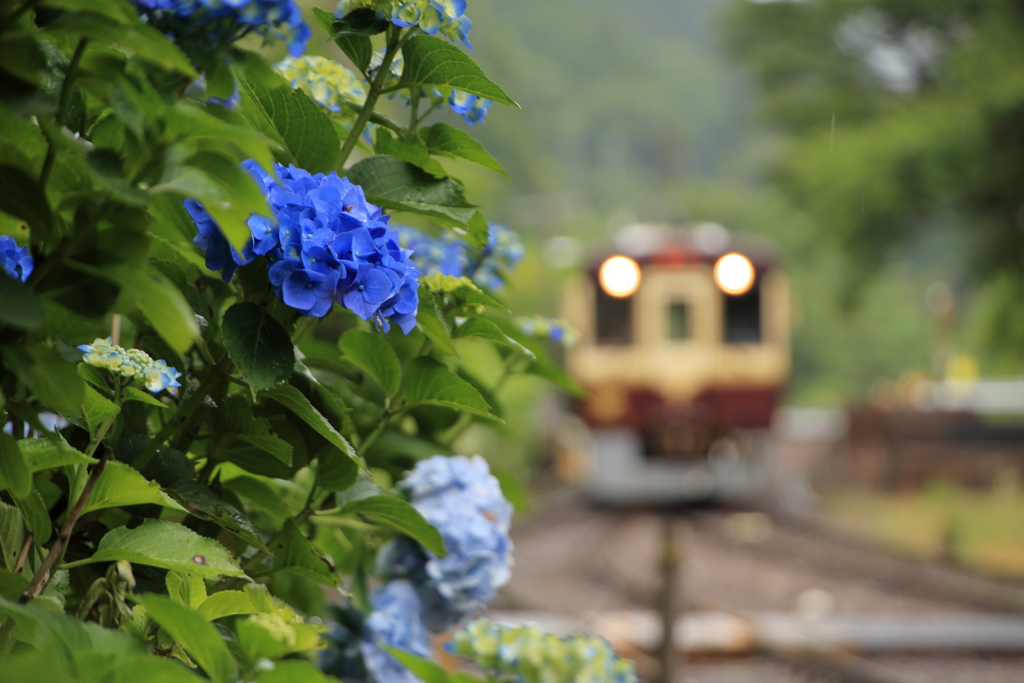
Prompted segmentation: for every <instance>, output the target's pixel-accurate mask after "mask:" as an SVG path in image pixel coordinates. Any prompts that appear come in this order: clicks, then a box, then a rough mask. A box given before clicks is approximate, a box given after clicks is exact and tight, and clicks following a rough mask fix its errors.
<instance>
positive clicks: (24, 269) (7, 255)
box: [0, 235, 35, 282]
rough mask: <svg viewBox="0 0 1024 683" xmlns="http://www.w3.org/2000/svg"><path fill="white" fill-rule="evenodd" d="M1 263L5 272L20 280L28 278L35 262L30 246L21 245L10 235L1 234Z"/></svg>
mask: <svg viewBox="0 0 1024 683" xmlns="http://www.w3.org/2000/svg"><path fill="white" fill-rule="evenodd" d="M0 265H3V267H4V272H6V273H7V274H8V275H9V276H11V277H12V278H14V279H15V280H18V281H20V282H25V281H26V280H28V276H29V275H31V274H32V269H33V267H34V266H35V262H34V261H33V260H32V256H31V255H30V254H29V251H28V247H19V246H18V243H17V242H16V241H15V240H14V238H13V237H11V236H10V235H0Z"/></svg>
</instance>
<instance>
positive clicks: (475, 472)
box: [378, 455, 512, 632]
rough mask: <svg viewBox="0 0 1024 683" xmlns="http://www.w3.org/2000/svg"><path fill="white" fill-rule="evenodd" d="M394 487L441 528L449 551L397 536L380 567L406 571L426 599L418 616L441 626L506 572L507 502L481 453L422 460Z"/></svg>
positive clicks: (483, 597)
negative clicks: (434, 549)
mask: <svg viewBox="0 0 1024 683" xmlns="http://www.w3.org/2000/svg"><path fill="white" fill-rule="evenodd" d="M399 487H400V488H401V489H402V490H404V491H406V492H407V493H408V494H409V497H410V501H411V502H412V504H413V506H414V507H415V508H416V509H417V510H418V511H419V512H420V514H422V515H423V517H424V518H425V519H426V520H427V521H428V522H430V523H431V524H432V525H433V526H435V527H436V528H437V530H438V531H439V532H440V533H441V536H442V537H443V538H444V543H445V548H446V550H447V551H448V552H447V554H446V555H445V556H444V557H437V556H436V555H434V554H433V553H432V552H430V551H429V550H427V549H425V548H423V547H421V546H419V545H418V544H416V543H414V542H412V541H410V540H409V539H407V538H400V539H398V540H396V541H394V542H392V543H390V544H388V545H387V546H385V548H384V549H382V552H381V554H380V556H379V557H378V569H379V571H380V573H381V574H382V575H383V576H402V577H408V578H409V579H410V580H411V581H412V582H413V585H415V586H416V590H417V592H418V594H419V597H420V600H421V601H422V604H423V613H422V618H423V623H424V624H426V626H427V628H428V629H430V630H431V631H434V632H441V631H445V630H447V629H448V628H451V627H452V626H454V625H455V624H457V623H458V622H459V621H461V620H462V619H463V618H465V617H466V616H468V615H470V614H472V613H473V612H475V611H477V610H479V609H480V608H482V607H483V606H484V605H485V604H486V603H487V602H489V601H490V600H491V599H493V598H494V595H495V593H496V592H497V590H498V588H499V587H501V586H502V585H504V584H505V583H506V582H507V581H508V580H509V578H510V577H511V575H512V573H511V568H512V539H511V538H509V535H508V530H509V526H510V524H511V522H512V505H511V504H510V503H509V502H508V501H507V500H505V497H504V496H503V495H502V493H501V486H500V485H499V484H498V480H497V479H495V478H494V477H493V476H491V473H490V470H489V468H488V466H487V461H486V460H484V459H483V458H481V457H480V456H474V457H472V458H469V457H465V456H454V457H445V456H443V455H437V456H434V457H432V458H428V459H426V460H421V461H420V462H419V463H417V464H416V467H415V469H413V471H412V472H411V473H410V474H409V475H408V476H407V477H406V478H405V479H404V480H403V481H402V482H401V483H400V484H399Z"/></svg>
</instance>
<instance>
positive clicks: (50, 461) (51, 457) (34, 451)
mask: <svg viewBox="0 0 1024 683" xmlns="http://www.w3.org/2000/svg"><path fill="white" fill-rule="evenodd" d="M18 447H19V448H20V449H21V452H22V453H24V454H25V458H27V460H28V464H29V467H30V468H32V471H33V472H39V471H40V470H48V469H51V468H54V467H63V466H64V465H88V464H90V463H94V462H96V459H95V458H90V457H89V456H87V455H86V454H85V453H82V452H81V451H78V450H76V449H74V448H72V447H71V446H69V445H68V443H67V442H66V441H65V440H64V437H63V436H61V435H60V434H54V435H52V436H46V437H43V438H41V439H22V440H21V441H19V442H18Z"/></svg>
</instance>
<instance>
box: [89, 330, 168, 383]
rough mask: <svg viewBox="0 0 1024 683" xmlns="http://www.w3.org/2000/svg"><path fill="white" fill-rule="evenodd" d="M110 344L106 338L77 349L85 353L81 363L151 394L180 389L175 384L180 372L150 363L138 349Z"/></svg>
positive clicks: (145, 354) (146, 354) (148, 357)
mask: <svg viewBox="0 0 1024 683" xmlns="http://www.w3.org/2000/svg"><path fill="white" fill-rule="evenodd" d="M113 342H114V340H113V338H112V337H107V338H106V339H97V340H96V341H94V342H93V343H92V344H83V345H82V346H79V347H78V349H79V350H80V351H84V352H85V356H84V357H83V358H82V360H83V361H84V362H85V363H88V364H89V365H93V366H95V367H98V368H106V369H107V370H109V371H110V372H111V373H113V374H115V375H119V376H121V377H124V378H126V379H128V380H129V382H132V383H136V384H141V385H142V386H144V387H145V388H146V389H148V390H149V391H151V392H153V393H154V394H156V393H159V392H161V391H163V390H164V389H168V390H170V392H171V393H172V394H173V393H177V391H176V390H177V388H178V387H180V386H181V383H180V382H178V378H179V377H181V373H180V372H178V371H177V370H176V369H174V368H172V367H170V366H169V365H167V362H166V361H163V360H156V361H155V360H153V359H152V358H151V357H150V356H149V354H148V353H146V352H145V351H142V350H141V349H125V348H122V347H120V346H118V345H116V344H114V343H113Z"/></svg>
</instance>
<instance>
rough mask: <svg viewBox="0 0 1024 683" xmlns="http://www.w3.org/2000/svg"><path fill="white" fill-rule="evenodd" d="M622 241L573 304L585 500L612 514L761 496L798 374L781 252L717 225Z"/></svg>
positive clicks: (650, 230) (635, 234) (599, 258)
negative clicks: (786, 391) (783, 396)
mask: <svg viewBox="0 0 1024 683" xmlns="http://www.w3.org/2000/svg"><path fill="white" fill-rule="evenodd" d="M616 241H617V243H618V244H619V245H621V246H623V247H625V248H622V249H608V250H604V251H602V252H601V253H599V254H597V255H596V257H595V258H594V259H592V260H591V262H590V264H589V267H588V269H587V271H586V273H585V274H584V275H581V276H580V277H579V278H578V279H576V280H575V281H574V282H572V284H571V285H570V286H569V287H568V289H567V291H566V296H565V297H564V314H565V317H566V318H567V319H568V320H569V321H570V322H571V323H572V324H573V325H574V326H575V327H576V328H577V329H578V330H579V331H580V341H579V343H578V344H576V345H575V346H574V347H573V348H572V349H571V350H570V352H569V354H568V357H567V364H568V368H569V371H570V372H571V373H572V375H573V376H574V377H575V378H576V380H577V381H578V382H579V383H580V384H581V385H582V386H583V387H585V388H586V389H587V391H588V392H589V393H590V396H589V398H588V399H586V400H585V401H584V402H583V403H582V405H581V406H580V412H581V415H582V417H583V419H584V420H585V422H586V423H587V425H588V426H589V430H590V438H589V442H590V443H589V447H588V452H589V463H588V468H587V471H588V474H587V478H586V481H585V490H586V491H587V493H588V494H589V495H590V497H591V498H593V499H595V500H596V501H599V502H603V503H611V504H665V503H678V502H692V501H700V500H706V499H708V498H712V497H714V498H716V499H722V500H738V499H744V498H750V497H753V496H756V495H758V494H759V493H760V492H762V491H763V490H764V488H765V487H766V486H767V483H768V482H767V480H766V479H767V471H766V467H765V448H766V443H767V439H766V435H767V429H768V427H769V426H770V423H771V417H772V413H773V412H774V410H775V406H776V404H777V402H778V398H779V395H780V392H781V390H782V388H783V385H784V384H785V382H786V380H787V378H788V375H789V370H790V349H789V339H790V327H791V321H792V313H791V303H790V301H791V299H790V289H789V283H788V280H787V277H786V275H785V273H784V272H783V271H782V270H781V269H780V268H779V267H778V266H777V265H776V263H775V259H774V258H773V257H772V251H773V250H772V248H771V245H770V244H767V243H765V242H762V241H759V240H756V239H755V238H752V237H743V236H740V235H735V234H731V233H729V232H728V231H727V230H726V229H725V228H723V227H721V226H718V225H716V224H704V225H702V226H697V227H695V228H673V227H668V226H649V225H644V226H630V227H628V228H626V229H625V231H624V233H620V236H619V238H618V239H617V240H616Z"/></svg>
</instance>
